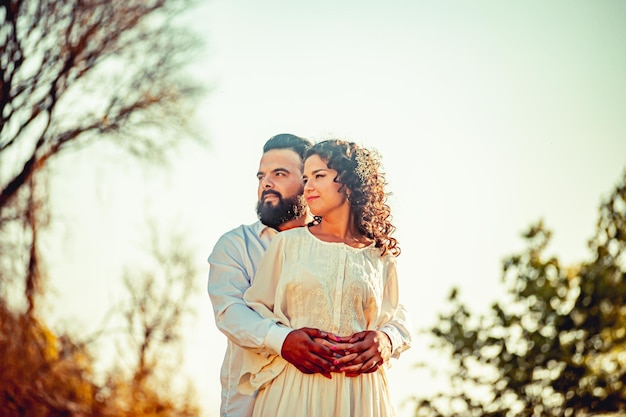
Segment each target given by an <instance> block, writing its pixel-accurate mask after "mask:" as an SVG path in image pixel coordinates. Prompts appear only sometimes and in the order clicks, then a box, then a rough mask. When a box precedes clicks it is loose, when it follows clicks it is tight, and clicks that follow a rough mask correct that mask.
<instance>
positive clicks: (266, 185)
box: [261, 177, 274, 188]
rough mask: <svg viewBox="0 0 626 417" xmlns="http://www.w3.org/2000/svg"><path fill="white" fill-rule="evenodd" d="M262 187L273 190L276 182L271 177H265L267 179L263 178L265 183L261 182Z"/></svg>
mask: <svg viewBox="0 0 626 417" xmlns="http://www.w3.org/2000/svg"><path fill="white" fill-rule="evenodd" d="M261 187H262V188H272V187H274V182H273V181H272V180H271V179H270V178H269V177H265V178H263V181H261Z"/></svg>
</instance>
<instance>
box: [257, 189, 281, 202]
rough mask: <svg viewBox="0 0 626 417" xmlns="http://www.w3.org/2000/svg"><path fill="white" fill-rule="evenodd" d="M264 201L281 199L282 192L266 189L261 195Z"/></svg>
mask: <svg viewBox="0 0 626 417" xmlns="http://www.w3.org/2000/svg"><path fill="white" fill-rule="evenodd" d="M261 198H262V199H263V201H272V200H280V194H278V193H277V192H274V191H266V192H264V193H263V194H262V195H261Z"/></svg>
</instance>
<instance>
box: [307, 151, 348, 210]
mask: <svg viewBox="0 0 626 417" xmlns="http://www.w3.org/2000/svg"><path fill="white" fill-rule="evenodd" d="M335 177H337V171H336V170H334V169H331V168H328V165H327V164H326V162H324V161H323V160H322V158H320V157H319V155H311V156H310V157H308V158H307V159H306V160H305V161H304V176H303V178H304V198H305V199H306V202H307V204H308V205H309V210H310V211H311V213H312V214H313V215H315V216H322V217H323V216H325V215H327V214H328V213H330V212H332V211H333V210H337V209H339V208H341V207H343V208H344V209H345V208H349V204H348V200H347V199H346V196H345V195H344V194H343V192H340V191H339V189H340V188H341V186H342V184H341V183H339V182H335V181H334V180H335Z"/></svg>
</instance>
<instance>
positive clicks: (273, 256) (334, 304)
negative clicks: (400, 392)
mask: <svg viewBox="0 0 626 417" xmlns="http://www.w3.org/2000/svg"><path fill="white" fill-rule="evenodd" d="M304 181H305V186H304V197H305V198H306V201H307V203H308V205H309V209H310V210H311V213H312V214H313V215H314V216H315V219H316V220H315V221H314V222H313V223H311V224H310V225H309V226H308V227H301V228H295V229H291V230H287V231H284V232H281V233H279V234H278V235H277V236H276V237H274V239H273V240H272V242H271V244H270V246H269V248H268V250H267V252H266V254H265V256H264V258H263V261H262V262H261V264H260V266H259V270H258V271H257V275H256V276H255V280H254V282H253V284H252V286H251V287H250V288H249V289H248V290H247V291H246V293H245V294H244V299H245V300H246V303H248V305H249V306H250V307H251V308H253V309H255V310H256V311H257V312H259V313H260V314H261V315H262V316H264V317H271V318H274V319H276V320H277V322H279V323H282V324H283V325H285V326H288V327H291V328H300V327H315V328H319V329H321V330H324V331H327V332H329V333H331V334H336V335H339V336H349V335H352V334H354V333H357V332H361V331H363V330H366V329H367V330H369V329H374V330H375V329H379V328H380V327H381V326H382V325H384V324H385V323H386V322H387V321H389V320H391V319H392V318H393V316H394V313H395V311H396V309H397V306H398V282H397V275H396V260H395V257H396V256H397V255H399V253H400V248H399V247H398V245H397V241H396V239H395V238H393V237H391V234H392V232H393V231H394V229H395V228H394V226H393V225H392V224H391V221H390V219H391V213H390V209H389V206H388V205H387V203H386V195H385V190H384V187H385V180H384V176H383V174H382V173H381V172H380V161H379V160H378V158H376V157H375V155H373V154H372V153H371V152H369V151H368V150H367V149H364V148H360V147H358V146H357V145H356V144H354V143H352V142H346V141H341V140H328V141H323V142H320V143H318V144H316V145H314V146H313V147H312V148H311V149H310V150H309V151H308V152H307V154H306V157H305V162H304ZM341 353H344V352H341ZM345 354H350V352H345ZM244 362H245V363H244V371H243V374H242V377H241V379H240V390H241V391H243V392H249V393H250V392H253V391H254V390H256V389H258V390H259V391H258V396H257V399H256V402H255V408H254V414H253V415H254V416H259V417H260V416H284V417H298V416H319V417H327V416H336V417H342V416H355V417H356V416H358V417H368V416H372V417H374V416H393V415H395V413H394V409H393V407H392V405H391V401H390V397H389V392H388V386H387V379H386V375H385V371H384V369H383V368H379V367H378V366H377V365H376V366H375V367H374V368H373V369H372V370H373V372H369V373H362V374H360V375H358V376H352V377H349V376H346V374H344V373H341V372H338V373H333V374H332V378H331V379H328V378H325V377H324V376H323V375H320V374H304V373H302V372H300V371H298V370H297V369H296V368H295V367H294V366H293V365H291V364H289V363H287V362H286V361H285V360H284V359H282V358H281V357H280V356H278V355H273V354H269V353H263V352H260V353H259V352H251V351H247V352H246V360H245V361H244Z"/></svg>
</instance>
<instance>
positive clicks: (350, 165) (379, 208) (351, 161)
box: [305, 139, 400, 256]
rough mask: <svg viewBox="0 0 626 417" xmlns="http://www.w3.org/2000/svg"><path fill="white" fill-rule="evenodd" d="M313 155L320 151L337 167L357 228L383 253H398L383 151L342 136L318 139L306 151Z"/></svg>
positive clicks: (336, 179)
mask: <svg viewBox="0 0 626 417" xmlns="http://www.w3.org/2000/svg"><path fill="white" fill-rule="evenodd" d="M311 155H318V156H319V157H320V158H321V159H322V160H323V161H324V162H325V163H326V164H327V165H328V168H331V169H334V170H336V171H337V177H336V178H335V182H338V183H340V184H342V186H341V188H339V191H343V192H344V193H345V194H346V195H347V196H348V200H349V202H350V209H351V210H352V217H353V219H354V227H355V228H356V230H358V231H359V233H361V234H362V235H363V236H365V237H367V238H369V239H372V240H373V241H374V243H375V246H376V247H377V248H380V250H381V251H382V254H383V255H384V254H385V253H387V252H389V253H391V254H392V255H394V256H398V255H399V254H400V247H399V246H398V241H397V240H396V239H395V238H394V237H392V236H391V234H392V233H393V232H394V231H395V230H396V227H395V226H394V225H393V224H392V223H391V220H392V216H391V208H390V207H389V205H388V204H387V194H386V193H385V187H386V185H387V182H386V180H385V175H384V173H383V172H382V171H381V162H380V155H378V153H377V152H371V151H369V150H368V149H366V148H363V147H360V146H358V145H357V144H356V143H354V142H348V141H344V140H340V139H330V140H325V141H322V142H318V143H316V144H315V145H313V146H312V147H311V148H310V149H309V150H308V151H307V153H306V154H305V159H306V158H308V157H310V156H311ZM346 188H347V190H346Z"/></svg>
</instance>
